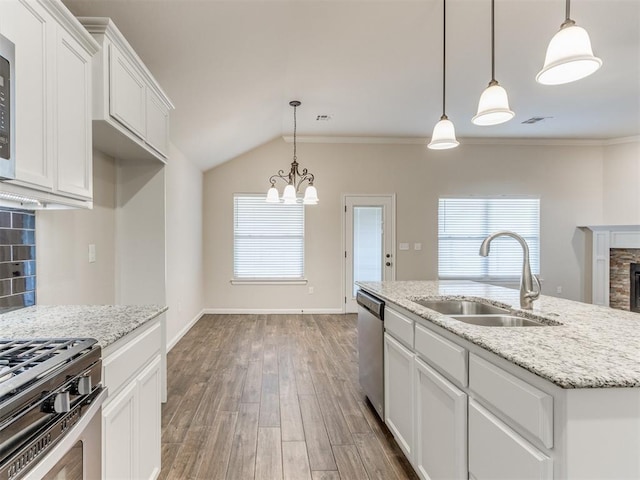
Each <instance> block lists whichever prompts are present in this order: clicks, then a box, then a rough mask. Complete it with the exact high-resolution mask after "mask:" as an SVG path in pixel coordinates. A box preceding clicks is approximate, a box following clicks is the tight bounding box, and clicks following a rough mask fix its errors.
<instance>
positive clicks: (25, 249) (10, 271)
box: [0, 207, 36, 313]
mask: <svg viewBox="0 0 640 480" xmlns="http://www.w3.org/2000/svg"><path fill="white" fill-rule="evenodd" d="M35 237H36V216H35V213H34V212H32V211H29V210H19V209H15V208H5V207H0V313H4V312H8V311H10V310H15V309H17V308H21V307H28V306H30V305H35V303H36V238H35Z"/></svg>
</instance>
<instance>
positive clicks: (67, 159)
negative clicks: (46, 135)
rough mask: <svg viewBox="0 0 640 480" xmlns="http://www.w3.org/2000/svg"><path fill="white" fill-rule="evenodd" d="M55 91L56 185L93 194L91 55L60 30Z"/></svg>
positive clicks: (76, 194) (64, 190) (61, 189)
mask: <svg viewBox="0 0 640 480" xmlns="http://www.w3.org/2000/svg"><path fill="white" fill-rule="evenodd" d="M56 45H57V48H56V56H57V69H56V71H57V75H56V81H55V92H56V96H55V98H56V118H57V121H56V123H55V129H56V139H57V141H56V159H57V185H56V189H57V190H58V192H60V193H62V194H68V195H70V196H74V197H80V198H89V199H90V198H91V197H92V193H93V168H92V167H93V158H92V153H91V57H90V56H89V55H88V54H87V53H86V51H85V50H84V49H82V48H81V47H80V45H78V43H77V42H76V41H75V40H74V39H73V38H72V37H71V35H69V34H68V33H67V32H66V30H64V29H59V30H58V39H57V44H56Z"/></svg>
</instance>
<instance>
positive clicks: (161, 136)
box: [146, 88, 169, 157]
mask: <svg viewBox="0 0 640 480" xmlns="http://www.w3.org/2000/svg"><path fill="white" fill-rule="evenodd" d="M146 141H147V145H149V146H150V147H152V148H153V149H154V150H156V151H157V152H158V153H160V154H162V155H163V156H164V157H167V156H168V155H169V109H168V108H167V106H166V105H165V104H164V103H162V100H160V97H158V95H156V93H155V92H154V91H153V90H152V89H150V88H147V140H146Z"/></svg>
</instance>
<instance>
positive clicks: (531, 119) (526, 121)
mask: <svg viewBox="0 0 640 480" xmlns="http://www.w3.org/2000/svg"><path fill="white" fill-rule="evenodd" d="M547 118H553V117H531V118H529V119H528V120H525V121H524V122H522V123H538V122H541V121H542V120H546V119H547Z"/></svg>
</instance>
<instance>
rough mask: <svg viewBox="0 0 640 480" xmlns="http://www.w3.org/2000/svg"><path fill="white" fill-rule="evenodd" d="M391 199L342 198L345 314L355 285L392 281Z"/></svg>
mask: <svg viewBox="0 0 640 480" xmlns="http://www.w3.org/2000/svg"><path fill="white" fill-rule="evenodd" d="M394 213H395V199H394V195H346V196H345V204H344V214H345V229H344V232H345V237H344V246H345V252H344V260H345V269H344V271H345V293H344V303H345V312H347V313H354V312H356V311H357V310H358V308H357V304H356V298H355V297H356V292H357V290H358V287H357V286H356V284H355V282H357V281H373V282H380V281H384V280H395V258H394V257H395V231H394V229H395V223H394Z"/></svg>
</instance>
